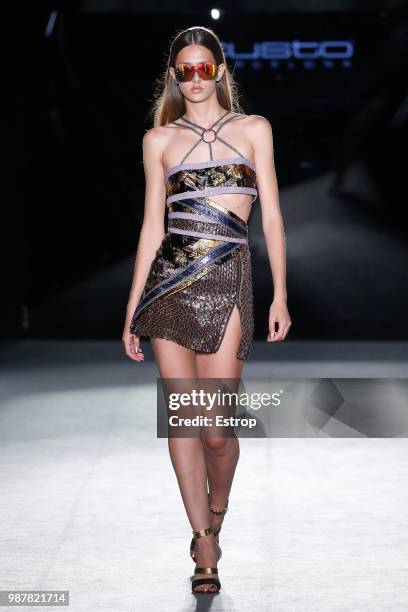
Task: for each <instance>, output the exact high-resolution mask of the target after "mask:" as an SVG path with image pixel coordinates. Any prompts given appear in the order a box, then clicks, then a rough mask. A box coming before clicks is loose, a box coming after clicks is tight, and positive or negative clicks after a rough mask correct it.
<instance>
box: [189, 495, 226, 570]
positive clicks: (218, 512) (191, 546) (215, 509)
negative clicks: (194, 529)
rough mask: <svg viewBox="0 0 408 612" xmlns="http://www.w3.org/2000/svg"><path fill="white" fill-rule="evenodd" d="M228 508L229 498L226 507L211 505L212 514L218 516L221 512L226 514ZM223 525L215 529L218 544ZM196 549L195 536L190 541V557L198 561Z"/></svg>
mask: <svg viewBox="0 0 408 612" xmlns="http://www.w3.org/2000/svg"><path fill="white" fill-rule="evenodd" d="M208 497H210V494H208ZM227 510H228V499H227V503H226V505H225V507H224V508H213V507H212V506H210V512H211V514H215V515H217V516H220V515H221V514H226V513H227ZM221 527H222V525H220V526H219V527H218V529H217V530H216V531H214V530H213V534H214V537H215V539H216V540H217V544H218V540H219V538H218V535H219V533H220V531H221ZM194 549H195V538H192V539H191V543H190V557H191V558H192V560H193V561H194V562H195V561H196V557H195V552H194ZM220 558H221V557H220Z"/></svg>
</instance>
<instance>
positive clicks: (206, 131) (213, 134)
mask: <svg viewBox="0 0 408 612" xmlns="http://www.w3.org/2000/svg"><path fill="white" fill-rule="evenodd" d="M229 113H230V111H227V112H226V113H224V114H223V115H221V117H219V119H217V121H215V122H214V123H213V124H212V125H211V126H210V127H209V128H205V127H203V126H202V125H198V124H197V123H193V121H190V120H189V119H185V118H184V117H180V119H181V121H184V122H185V123H187V124H189V125H185V124H183V123H179V122H178V121H172V122H171V123H174V124H176V125H178V126H180V127H183V128H186V129H190V130H192V131H193V132H195V133H196V134H198V135H199V136H200V138H199V139H198V140H197V142H196V143H195V144H194V145H193V146H192V147H191V149H189V150H188V151H187V153H186V154H185V156H184V157H183V159H182V160H181V162H180V164H178V165H181V164H183V163H184V162H185V160H186V159H187V157H188V156H189V155H190V153H192V152H193V151H194V149H195V148H196V147H197V146H198V145H199V144H200V143H201V142H206V143H207V144H208V147H209V150H210V160H211V161H212V160H213V152H212V146H211V145H212V143H213V142H214V141H215V140H217V139H218V140H219V141H220V142H222V143H223V144H225V145H226V146H227V147H229V148H230V149H231V150H232V151H235V153H237V154H238V155H239V157H242V158H243V159H246V158H245V155H242V153H241V152H240V151H238V149H236V148H235V147H234V146H232V145H231V144H230V143H229V142H227V141H226V140H224V139H223V138H221V136H219V135H218V132H219V131H220V130H221V129H222V128H223V127H224V125H225V124H226V123H228V121H231V120H232V119H235V117H236V116H237V115H234V114H233V115H232V116H231V117H228V119H225V121H223V122H222V123H221V124H220V125H219V126H218V128H217V129H216V130H215V129H214V127H215V126H216V125H217V123H219V122H220V121H221V120H222V119H224V117H226V115H228V114H229ZM197 128H198V129H197Z"/></svg>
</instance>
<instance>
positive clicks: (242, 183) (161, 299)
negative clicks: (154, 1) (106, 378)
mask: <svg viewBox="0 0 408 612" xmlns="http://www.w3.org/2000/svg"><path fill="white" fill-rule="evenodd" d="M228 114H230V115H232V116H230V117H229V118H228V119H226V120H225V121H224V122H222V123H221V124H220V125H219V126H218V128H217V129H216V130H214V129H213V128H214V127H215V125H216V124H217V123H219V122H220V121H221V120H222V119H223V118H224V117H225V116H226V115H228ZM236 116H238V113H230V112H229V111H228V112H227V113H225V114H224V115H223V116H222V117H220V119H218V121H216V122H215V123H214V124H213V126H212V127H211V128H208V129H205V128H203V127H201V126H198V125H197V124H195V123H192V122H190V121H188V120H187V119H184V118H181V120H182V121H185V123H186V124H187V125H186V124H181V123H178V122H177V121H174V122H172V123H175V124H177V125H179V126H180V125H181V126H183V127H186V128H190V129H193V131H196V132H197V133H198V134H200V140H199V141H198V142H197V143H196V144H195V145H194V147H193V149H194V148H195V146H197V145H198V144H200V142H201V141H204V142H208V144H209V148H210V156H211V159H210V160H209V161H206V162H200V163H184V160H185V159H186V157H187V156H188V155H189V154H190V153H191V151H192V150H193V149H190V151H188V153H187V154H186V156H185V157H184V158H183V160H182V162H181V163H180V164H179V165H177V166H174V167H173V168H171V169H170V170H169V171H168V172H167V173H166V175H165V183H166V194H167V200H166V204H167V210H168V228H167V233H166V234H165V236H164V238H163V241H162V243H161V245H160V247H159V249H158V250H157V252H156V255H155V258H154V260H153V262H152V264H151V266H150V270H149V274H148V277H147V281H146V284H145V287H144V290H143V294H142V296H141V299H140V301H139V304H138V306H137V308H136V310H135V312H134V315H133V317H132V321H131V325H130V331H131V332H132V333H133V334H136V335H138V336H140V337H146V338H149V337H150V338H165V339H167V340H172V341H173V342H176V343H178V344H180V345H182V346H184V347H187V348H190V349H193V350H196V351H202V352H205V353H213V352H216V351H218V349H219V348H220V346H221V342H222V340H223V338H224V335H225V330H226V327H227V325H228V322H229V320H230V317H231V315H232V311H233V309H234V306H235V304H236V305H237V308H238V312H239V314H240V320H241V339H240V343H239V347H238V350H237V353H236V356H237V358H238V359H241V360H246V359H248V357H249V356H250V350H251V344H252V340H253V335H254V305H253V284H252V265H251V253H250V249H249V244H248V225H247V223H246V222H245V221H244V220H243V219H241V218H240V217H239V216H238V215H236V214H235V213H234V212H232V211H230V210H228V209H227V208H225V207H224V206H222V205H220V204H219V203H218V202H216V201H214V200H213V199H212V198H211V196H213V195H218V194H222V193H248V194H251V195H253V199H252V202H253V201H254V200H255V199H256V197H257V189H256V171H255V166H254V164H253V162H252V161H250V160H249V159H247V158H245V157H244V156H243V155H241V153H239V151H238V150H237V149H235V148H234V147H232V145H230V144H229V143H227V142H226V141H225V140H223V139H222V138H221V137H220V136H218V132H219V130H220V129H221V128H222V126H223V125H224V124H225V123H226V122H227V121H230V120H231V119H234V117H236ZM240 116H241V115H240ZM191 126H193V127H191ZM194 128H199V131H197V130H196V129H194ZM216 138H218V140H220V141H222V142H223V143H224V144H226V145H227V146H229V147H230V148H231V149H233V150H234V152H236V153H237V154H238V157H231V158H223V159H216V160H213V158H212V149H211V143H212V142H214V140H215V139H216Z"/></svg>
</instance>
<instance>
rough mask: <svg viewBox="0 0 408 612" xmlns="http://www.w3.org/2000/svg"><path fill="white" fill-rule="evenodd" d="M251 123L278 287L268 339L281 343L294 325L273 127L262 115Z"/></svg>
mask: <svg viewBox="0 0 408 612" xmlns="http://www.w3.org/2000/svg"><path fill="white" fill-rule="evenodd" d="M251 120H252V125H251V129H250V134H251V141H252V145H253V149H254V156H255V165H256V174H257V187H258V194H259V200H260V204H261V211H262V229H263V232H264V235H265V240H266V246H267V251H268V257H269V262H270V265H271V271H272V277H273V286H274V293H273V300H272V304H271V306H270V308H269V321H268V326H269V333H268V335H267V338H266V340H267V342H277V341H280V340H284V339H285V338H286V336H287V334H288V331H289V328H290V326H291V325H292V322H291V319H290V316H289V312H288V308H287V291H286V238H285V231H284V227H283V220H282V213H281V209H280V203H279V190H278V182H277V178H276V171H275V161H274V150H273V134H272V126H271V124H270V123H269V121H268V120H267V119H266V118H265V117H261V116H259V115H252V117H251ZM275 323H278V331H276V330H275Z"/></svg>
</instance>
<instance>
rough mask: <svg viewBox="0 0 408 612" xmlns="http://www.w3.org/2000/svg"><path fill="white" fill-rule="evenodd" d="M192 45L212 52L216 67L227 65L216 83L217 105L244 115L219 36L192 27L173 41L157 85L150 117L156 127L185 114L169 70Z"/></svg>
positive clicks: (179, 93)
mask: <svg viewBox="0 0 408 612" xmlns="http://www.w3.org/2000/svg"><path fill="white" fill-rule="evenodd" d="M193 44H194V45H202V46H203V47H206V48H207V49H209V50H210V51H211V52H212V54H213V56H214V59H215V63H216V64H217V65H219V64H223V63H225V71H224V74H223V75H222V77H221V79H220V80H219V81H218V82H216V83H215V86H216V92H217V99H218V102H219V104H220V106H222V107H223V108H225V110H228V111H233V112H242V110H241V108H240V105H239V101H238V88H237V84H236V82H235V80H234V78H233V76H232V74H231V72H230V70H229V68H228V66H227V64H226V61H225V55H224V50H223V48H222V46H221V42H220V40H219V38H218V36H217V35H216V34H215V32H213V30H211V29H210V28H204V27H201V26H193V27H191V28H187V29H186V30H182V31H181V32H178V33H177V34H176V35H175V37H174V39H173V41H172V42H171V46H170V51H169V54H168V60H167V64H166V69H165V71H164V72H163V74H162V76H161V77H160V78H159V79H157V81H156V85H155V90H156V91H155V100H154V102H153V106H152V109H151V112H150V115H152V116H153V126H154V127H159V126H161V125H166V124H167V123H169V122H170V121H175V120H176V119H178V118H179V117H181V116H182V115H184V113H185V112H186V103H185V99H184V96H183V94H182V93H181V92H180V88H179V87H178V86H177V85H176V83H175V81H174V79H173V77H172V76H171V74H170V71H169V67H170V66H172V67H173V68H175V65H176V58H177V54H178V53H179V51H181V49H183V48H184V47H187V46H188V45H193Z"/></svg>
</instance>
